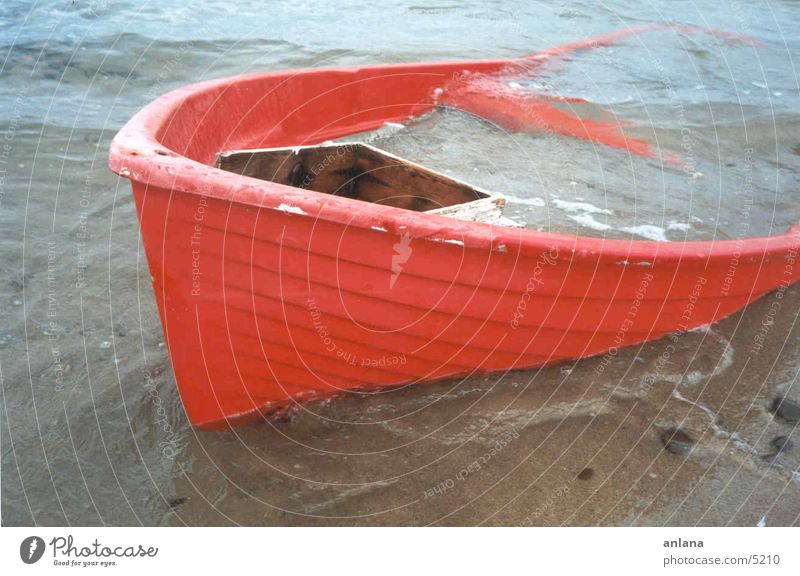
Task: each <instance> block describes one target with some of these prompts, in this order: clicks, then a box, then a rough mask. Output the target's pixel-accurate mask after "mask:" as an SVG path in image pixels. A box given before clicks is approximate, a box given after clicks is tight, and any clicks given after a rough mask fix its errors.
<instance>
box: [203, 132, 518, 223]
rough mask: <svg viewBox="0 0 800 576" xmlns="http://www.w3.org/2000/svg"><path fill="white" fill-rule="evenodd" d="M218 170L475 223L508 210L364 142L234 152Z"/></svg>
mask: <svg viewBox="0 0 800 576" xmlns="http://www.w3.org/2000/svg"><path fill="white" fill-rule="evenodd" d="M216 166H217V168H220V169H222V170H226V171H228V172H234V173H236V174H241V175H244V176H250V177H252V178H258V179H260V180H268V181H271V182H276V183H278V184H285V185H287V186H292V187H294V188H302V189H305V190H311V191H314V192H319V193H323V194H332V195H335V196H343V197H345V198H351V199H354V200H361V201H364V202H373V203H376V204H382V205H385V206H392V207H395V208H402V209H405V210H413V211H416V212H437V213H440V214H442V215H445V216H452V217H457V218H458V217H461V218H463V219H469V220H476V221H497V220H498V219H500V218H501V213H502V209H503V206H504V205H505V200H504V198H503V197H502V196H499V195H495V194H491V193H489V192H487V191H485V190H481V189H479V188H477V187H474V186H471V185H469V184H467V183H465V182H461V181H459V180H456V179H454V178H451V177H449V176H446V175H444V174H441V173H439V172H436V171H435V170H431V169H429V168H426V167H424V166H421V165H419V164H416V163H414V162H410V161H408V160H405V159H403V158H399V157H397V156H394V155H393V154H389V153H388V152H385V151H383V150H380V149H378V148H375V147H374V146H370V145H368V144H364V143H361V142H353V143H340V144H336V143H327V144H320V145H316V146H296V147H286V148H264V149H257V150H231V151H226V152H221V153H219V154H217V158H216ZM498 223H500V222H498Z"/></svg>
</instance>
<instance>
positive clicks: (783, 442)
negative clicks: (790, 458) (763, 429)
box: [772, 436, 794, 454]
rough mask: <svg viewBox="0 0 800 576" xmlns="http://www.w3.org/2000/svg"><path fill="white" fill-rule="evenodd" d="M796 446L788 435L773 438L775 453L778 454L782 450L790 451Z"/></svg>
mask: <svg viewBox="0 0 800 576" xmlns="http://www.w3.org/2000/svg"><path fill="white" fill-rule="evenodd" d="M793 446H794V442H792V441H791V440H790V439H789V438H787V437H786V436H778V437H777V438H775V439H773V440H772V447H773V448H775V453H776V454H778V453H780V452H788V451H789V450H791V449H792V447H793Z"/></svg>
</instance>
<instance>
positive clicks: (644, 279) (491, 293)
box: [110, 35, 800, 427]
mask: <svg viewBox="0 0 800 576" xmlns="http://www.w3.org/2000/svg"><path fill="white" fill-rule="evenodd" d="M620 37H621V35H609V36H607V37H603V38H601V39H600V40H599V41H598V39H594V40H592V41H586V42H583V43H575V44H571V45H569V46H566V47H562V48H560V49H551V50H548V51H545V52H542V53H540V54H539V55H534V57H529V58H524V59H518V60H510V61H507V60H506V61H481V62H444V63H440V62H437V63H424V64H404V65H391V66H372V67H350V68H347V67H345V68H328V69H308V70H291V71H282V72H274V73H267V74H257V75H248V76H239V77H234V78H227V79H222V80H214V81H210V82H204V83H200V84H196V85H193V86H189V87H186V88H182V89H179V90H176V91H174V92H172V93H170V94H167V95H165V96H163V97H161V98H159V99H158V100H156V101H154V102H153V103H151V104H150V105H148V106H147V107H146V108H144V109H143V110H142V111H141V112H139V113H138V114H137V115H136V116H135V117H134V118H133V119H132V120H131V121H130V122H129V123H128V124H127V125H126V126H125V127H124V128H123V129H122V130H121V131H120V132H119V134H118V135H117V136H116V138H115V139H114V142H113V144H112V148H111V155H110V166H111V168H112V170H114V171H115V172H116V173H118V174H120V175H122V176H124V177H126V178H129V179H130V180H131V183H132V186H133V193H134V197H135V200H136V207H137V211H138V215H139V219H140V223H141V230H142V238H143V241H144V247H145V250H146V253H147V259H148V263H149V267H150V271H151V274H152V280H153V287H154V291H155V295H156V299H157V302H158V307H159V311H160V315H161V321H162V324H163V328H164V332H165V335H166V340H167V344H168V347H169V351H170V356H171V359H172V363H173V367H174V371H175V376H176V379H177V383H178V386H179V388H180V392H181V397H182V399H183V403H184V405H185V409H186V412H187V414H188V415H189V418H190V419H191V421H192V423H193V424H195V425H198V426H204V427H219V426H224V425H228V424H230V423H233V422H239V421H243V420H247V419H252V418H259V417H263V415H266V414H268V413H272V412H275V411H281V410H286V409H289V408H291V407H292V406H294V405H295V404H296V403H298V402H300V401H303V400H307V399H309V398H315V397H320V396H322V395H329V394H335V393H338V392H342V391H347V390H354V389H359V390H360V389H365V388H371V387H383V386H394V385H401V384H406V383H416V382H428V381H433V380H437V379H441V378H445V377H454V376H465V375H469V374H472V373H476V372H484V371H504V370H510V369H520V368H530V367H536V366H545V365H550V364H556V363H560V362H565V361H568V360H572V359H576V358H583V357H587V356H593V355H599V354H603V353H609V354H613V353H615V351H616V350H617V349H618V348H619V347H621V346H630V345H633V344H637V343H641V342H644V341H647V340H653V339H656V338H661V337H663V336H665V335H668V334H670V333H673V332H676V331H685V330H690V329H693V328H696V327H700V326H703V325H706V324H709V323H712V322H716V321H718V320H720V319H721V318H724V317H725V316H727V315H729V314H731V313H733V312H735V311H736V310H739V309H741V308H742V307H744V306H746V305H747V304H748V303H750V302H752V301H753V300H756V299H757V298H760V297H761V296H763V295H764V294H766V293H768V292H770V291H772V290H775V289H778V288H785V287H786V286H788V285H789V284H791V283H793V282H795V281H797V280H798V278H799V277H800V266H797V265H796V264H797V262H796V259H797V250H798V247H800V226H795V227H793V228H791V229H790V230H789V231H788V232H786V233H785V234H782V235H778V236H772V237H764V238H751V239H746V240H744V241H716V242H674V243H672V242H666V243H664V242H650V241H628V240H608V239H599V238H586V237H576V236H569V235H558V234H549V233H542V232H537V231H533V230H527V229H521V228H517V227H511V226H507V225H506V224H509V222H507V221H503V220H502V218H501V217H494V216H492V217H491V218H477V219H475V218H473V220H477V221H470V220H462V219H459V218H460V216H459V214H458V211H459V210H458V209H455V208H453V207H454V206H455V207H456V208H458V206H460V205H462V204H463V206H465V207H467V209H468V211H469V210H472V209H471V208H469V207H470V206H472V207H477V208H476V209H477V211H478V212H480V211H481V210H483V208H486V207H487V206H489V204H492V205H494V206H501V205H502V201H501V200H500V199H497V198H494V197H493V196H492V195H491V194H489V193H486V192H485V191H481V190H479V189H476V188H472V187H469V186H468V185H466V184H464V183H461V182H457V181H455V180H452V179H448V178H446V177H444V176H442V175H439V174H436V173H434V172H432V171H429V170H426V169H424V168H423V167H421V166H416V165H413V164H411V163H407V162H404V161H402V160H400V159H396V158H393V157H391V156H390V155H385V154H382V153H380V151H375V150H374V149H370V148H369V147H360V148H357V149H356V150H355V151H352V150H349V151H347V150H346V151H345V152H342V153H341V154H340V153H339V152H336V151H332V150H339V148H338V147H336V148H335V149H331V148H330V146H329V147H328V148H327V152H325V150H326V148H325V147H322V148H317V147H315V146H314V145H317V144H320V143H323V142H325V141H328V140H331V139H336V138H340V137H344V136H347V135H352V134H355V133H358V132H362V131H367V130H371V129H375V128H378V127H381V126H383V125H384V124H385V123H386V122H404V121H406V120H407V119H408V118H409V117H411V116H417V115H419V114H422V113H424V112H427V111H429V110H431V109H432V108H433V107H435V106H439V105H443V104H445V105H454V106H459V107H462V108H463V109H465V110H468V111H471V112H473V113H475V114H479V115H481V116H483V117H489V118H491V119H493V120H494V121H499V122H501V123H505V124H507V125H509V126H513V127H514V128H515V129H525V128H526V115H528V116H529V115H530V112H531V106H532V105H535V106H536V107H537V108H536V110H537V111H538V112H545V113H543V114H542V113H538V112H537V114H536V115H535V116H536V123H537V125H538V126H539V128H541V125H542V123H544V124H547V125H549V126H550V127H553V126H555V127H556V128H557V129H556V131H557V132H558V133H560V134H564V135H569V136H574V137H579V138H587V139H590V140H593V141H597V142H601V143H604V144H608V145H611V146H617V147H620V148H624V149H626V150H628V151H630V152H632V153H636V154H644V155H654V152H653V151H652V150H651V149H650V148H649V146H648V145H647V143H643V142H639V141H634V140H631V139H627V138H625V136H624V134H621V133H619V132H618V131H617V129H616V128H613V127H609V126H607V125H602V123H595V124H591V123H589V124H587V123H577V124H576V123H575V122H574V121H573V119H570V118H566V117H564V116H563V114H564V113H563V112H559V111H558V109H557V108H555V107H550V106H549V103H548V101H547V99H545V98H535V99H534V98H530V97H528V96H524V95H513V94H512V95H508V96H507V97H505V96H502V95H501V96H502V97H500V98H497V96H496V95H495V97H493V98H491V99H490V98H488V97H487V96H486V93H485V92H481V88H480V86H482V85H485V84H486V83H488V84H492V82H493V81H494V80H493V79H496V78H498V77H499V76H498V75H500V74H505V73H507V71H508V70H514V69H519V68H520V67H527V68H528V69H531V68H532V69H535V67H536V66H538V65H541V63H542V62H545V61H546V60H547V59H549V58H552V57H557V56H559V55H562V54H564V53H568V52H571V51H575V50H581V49H588V48H593V47H596V46H597V45H600V44H603V43H609V42H613V41H616V40H617V39H619V38H620ZM465 79H467V80H468V81H466V80H465ZM559 115H561V116H559ZM528 126H529V125H528ZM291 147H299V148H296V149H293V148H291ZM265 149H266V150H265ZM331 156H332V157H333V158H332V159H330V160H329V161H327V163H326V159H328V158H329V157H331ZM323 180H324V182H323ZM398 190H399V191H400V193H398ZM437 190H438V191H440V192H441V193H440V192H437ZM448 207H449V210H450V212H449V213H448ZM481 207H483V208H481ZM473 211H474V210H473ZM488 212H492V209H491V207H490V209H489V210H488ZM495 216H496V215H495Z"/></svg>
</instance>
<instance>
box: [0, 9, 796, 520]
mask: <svg viewBox="0 0 800 576" xmlns="http://www.w3.org/2000/svg"><path fill="white" fill-rule="evenodd" d="M349 4H350V6H349V7H342V6H341V5H337V6H335V7H334V6H333V5H323V4H320V3H313V4H309V3H304V2H297V1H294V2H280V3H276V4H275V6H274V7H271V8H270V9H269V10H267V9H265V8H264V7H263V5H262V4H261V3H256V2H243V3H237V7H236V8H233V7H232V6H229V5H225V6H221V5H219V4H218V3H214V2H207V1H200V2H192V3H181V2H176V1H167V0H162V1H160V2H149V1H143V2H138V3H133V2H130V1H129V0H124V1H120V2H107V1H100V0H98V1H95V2H63V3H54V4H53V3H41V4H40V3H34V4H33V6H32V7H31V5H30V3H29V2H17V1H13V0H12V1H9V2H4V3H3V4H2V6H0V41H1V42H2V44H3V64H2V76H0V77H2V82H0V98H2V102H3V105H2V106H0V126H2V129H3V131H4V138H3V141H2V143H0V169H1V170H2V172H1V174H2V176H3V178H2V180H0V230H2V233H1V234H0V287H2V288H0V303H1V306H0V380H2V390H3V410H2V433H0V434H2V466H3V475H2V492H3V499H2V522H3V524H5V525H20V524H22V525H25V524H34V523H35V524H58V525H61V524H72V525H82V524H145V525H154V524H207V523H223V524H229V523H231V524H315V523H327V524H331V523H333V524H397V523H400V524H429V523H443V524H477V523H488V524H697V523H699V524H743V525H755V524H756V523H757V522H758V521H759V520H760V519H761V518H762V517H764V518H766V520H765V521H766V523H767V525H773V524H783V525H786V524H797V523H798V521H799V520H798V518H799V517H800V483H799V482H798V473H797V470H798V465H800V456H799V455H798V454H799V453H800V448H794V449H791V450H788V451H786V452H783V453H781V454H779V455H778V456H776V457H774V458H773V457H771V456H770V457H766V456H768V455H770V454H771V453H772V452H773V451H774V450H773V448H772V446H771V443H772V441H773V439H774V438H775V437H778V436H790V437H793V438H794V440H795V444H797V443H798V440H800V438H798V433H797V431H796V430H795V429H794V426H793V425H792V424H790V423H787V422H785V421H782V420H780V419H776V418H774V417H773V416H772V415H771V414H770V413H769V412H768V410H767V406H768V405H769V403H770V402H771V400H772V399H773V398H774V397H776V396H778V395H783V394H786V395H787V396H789V397H792V398H794V399H796V400H797V399H800V393H799V392H798V390H797V386H796V384H795V382H796V379H797V374H798V369H800V339H798V328H797V327H796V325H795V324H796V319H797V313H798V310H800V290H798V289H797V288H790V289H789V290H787V291H786V293H785V294H783V297H782V299H781V300H780V313H778V314H777V315H776V314H775V313H774V312H773V311H774V309H775V305H776V304H775V303H776V302H777V299H776V297H775V296H774V295H771V296H768V297H766V298H765V299H764V300H762V301H760V302H757V303H755V304H754V305H752V306H751V307H749V308H748V309H747V310H745V311H744V312H742V313H740V314H737V315H735V316H734V317H731V318H729V319H727V320H725V321H724V322H722V323H720V324H719V325H717V326H714V327H712V328H711V329H709V330H706V331H700V332H695V333H689V334H686V335H684V336H683V337H681V339H680V341H679V342H678V344H677V345H676V346H675V350H672V349H670V348H668V345H667V343H666V342H664V341H660V342H654V343H650V344H647V345H644V346H641V347H639V348H634V349H627V350H624V351H623V352H621V353H620V354H619V355H618V356H616V357H614V358H613V359H611V361H610V362H609V363H606V364H604V362H605V360H604V359H603V358H595V359H589V360H585V361H581V362H579V363H576V364H575V365H571V366H562V367H556V368H550V369H543V370H535V371H524V372H515V373H510V374H506V375H499V376H486V377H476V378H470V379H467V380H463V381H451V382H444V383H439V384H434V385H429V386H422V387H418V388H413V387H412V388H411V389H407V388H406V389H403V390H399V391H394V392H391V393H387V394H381V395H378V396H365V397H362V396H358V395H353V396H351V397H348V398H345V399H340V400H337V401H332V402H327V403H322V404H313V405H310V406H309V407H308V409H307V410H305V411H303V412H301V413H299V414H298V415H296V416H295V417H294V418H293V419H291V420H290V421H288V422H285V423H281V424H275V425H266V424H265V425H262V426H251V427H245V428H241V429H237V430H235V431H230V432H224V433H220V432H215V433H209V432H200V431H197V430H194V429H192V428H191V427H190V426H189V425H188V423H187V420H186V417H185V415H184V414H183V410H182V407H181V404H180V398H179V397H178V395H177V392H176V389H175V383H174V377H173V375H172V372H171V368H170V364H169V359H168V356H167V353H166V349H165V347H164V344H163V335H162V333H161V327H160V323H159V320H158V314H157V310H156V307H155V302H154V300H153V294H152V290H151V288H150V280H149V274H148V271H147V265H146V262H145V260H144V254H143V251H142V248H141V243H140V240H139V237H138V227H137V222H136V215H135V209H134V206H133V201H132V198H131V195H130V191H129V186H128V182H127V181H126V180H122V179H118V178H117V177H116V176H115V175H114V174H112V173H111V172H109V171H108V169H107V168H106V158H107V151H108V143H109V141H110V139H111V138H112V137H113V135H114V133H115V132H116V130H118V129H119V127H120V126H121V125H122V124H123V123H124V122H125V121H126V120H127V119H128V118H129V117H130V116H131V115H132V114H133V113H134V112H135V111H136V110H138V109H139V108H140V107H141V106H142V105H144V104H145V103H146V102H148V101H150V100H151V99H153V98H154V97H156V96H157V95H159V94H161V93H164V92H166V91H168V90H170V89H172V88H174V87H177V86H181V85H184V84H187V83H190V82H194V81H197V80H202V79H207V78H213V77H219V76H224V75H229V74H236V73H243V72H252V71H260V70H269V69H282V68H292V67H301V66H324V65H334V64H335V65H340V64H365V63H379V62H403V61H421V60H435V59H455V58H475V59H483V58H505V57H512V56H519V55H523V54H528V53H531V52H534V51H536V50H539V49H543V48H547V47H550V46H553V45H557V44H561V43H565V42H570V41H573V40H576V39H580V38H583V37H587V36H591V35H595V34H599V33H604V32H608V31H612V30H615V29H619V28H622V27H625V26H627V25H632V24H637V23H642V22H653V21H665V20H667V19H670V20H679V21H681V22H685V23H692V24H697V25H701V26H708V27H712V28H718V29H726V30H731V31H733V32H737V33H744V34H749V35H752V36H755V37H757V38H758V39H759V40H760V41H761V42H762V43H763V46H761V47H759V48H757V49H754V48H753V47H752V46H750V45H744V44H730V43H726V42H722V41H720V40H719V39H717V38H714V37H711V36H703V35H686V34H678V33H676V32H673V31H662V32H656V33H652V34H648V35H644V36H641V37H638V38H631V39H628V40H626V41H624V42H623V43H622V44H621V45H620V46H615V47H613V48H607V49H602V50H598V51H596V52H593V53H590V54H583V55H579V56H576V57H574V58H572V59H570V60H569V61H566V62H564V63H563V64H562V65H561V66H559V67H558V68H556V69H553V70H550V71H548V72H547V73H546V74H543V75H541V76H537V77H536V78H526V79H515V81H516V82H517V83H518V85H519V86H520V89H523V90H530V91H537V92H545V93H552V94H557V95H564V96H573V97H580V98H584V99H585V100H587V101H588V103H587V104H583V105H580V106H576V111H577V112H579V113H580V114H582V115H585V116H588V117H602V118H614V117H618V118H620V119H621V120H623V121H624V122H626V126H627V127H626V130H627V131H628V133H630V134H632V135H635V136H636V137H638V138H643V139H646V140H648V141H650V142H652V143H657V144H658V146H659V147H660V149H661V150H665V151H671V152H674V153H675V154H677V155H678V156H679V157H680V158H681V160H682V162H681V164H679V165H663V164H662V163H661V162H660V161H658V160H655V159H648V158H640V157H635V156H630V155H628V154H626V153H624V152H622V151H620V150H616V149H611V148H606V147H602V146H596V145H593V144H591V143H588V142H585V141H580V140H576V139H570V138H563V137H558V136H553V135H548V134H509V133H506V132H504V131H502V130H500V129H499V128H497V127H496V126H493V125H491V124H489V123H487V122H483V121H481V120H478V119H476V118H474V117H472V116H470V115H468V114H465V113H463V112H459V111H456V110H450V109H441V110H435V111H433V112H431V113H429V114H427V115H425V116H423V117H420V118H417V119H414V120H412V121H410V122H408V123H407V124H406V125H404V126H403V127H402V128H397V127H386V128H384V129H382V130H380V131H378V132H375V133H370V134H365V135H361V136H359V137H358V139H366V140H369V141H370V142H372V143H374V144H375V145H378V146H380V147H383V148H385V149H387V150H389V151H391V152H394V153H397V154H400V155H402V156H404V157H406V158H408V159H410V160H414V161H418V162H423V163H425V164H426V165H429V166H431V167H433V168H436V169H439V170H442V171H445V172H447V173H450V174H452V175H454V176H458V177H460V178H462V179H464V180H467V181H469V182H471V183H473V184H477V185H480V186H482V187H484V188H487V189H490V190H495V191H499V192H502V193H503V194H505V195H506V196H507V198H508V199H509V205H508V212H509V215H511V216H512V217H514V218H516V219H517V220H520V221H523V222H525V223H526V224H527V225H528V226H529V227H532V228H536V229H541V230H553V231H560V232H572V233H580V234H589V235H595V236H606V237H621V238H640V239H641V238H648V239H653V240H665V239H668V240H682V239H684V238H689V239H695V238H696V239H701V238H703V239H711V238H737V237H742V236H754V235H761V234H774V233H776V232H781V231H783V230H784V229H785V228H786V227H787V226H788V225H790V224H792V223H796V222H798V221H800V202H798V200H800V187H798V184H799V183H800V177H799V175H800V143H799V142H798V139H797V134H798V132H799V129H800V85H799V84H798V75H797V71H796V66H797V64H796V63H797V61H798V58H797V56H798V55H800V35H798V32H800V7H798V5H797V4H796V3H794V2H789V1H784V2H769V3H767V2H763V3H761V2H754V3H734V4H733V5H732V6H731V8H730V9H728V10H725V11H721V10H719V9H718V3H714V2H705V1H698V2H692V3H686V4H682V5H678V6H676V7H674V8H671V9H670V11H669V13H668V14H665V13H662V12H660V11H659V9H658V8H657V7H654V6H651V5H650V4H649V3H631V2H624V3H623V2H615V3H604V5H603V6H602V7H600V8H598V7H597V6H596V5H595V4H594V3H588V2H578V3H571V4H570V5H569V7H567V6H566V5H564V4H562V3H559V2H539V3H535V4H531V3H492V2H464V3H459V4H458V5H455V4H454V5H449V4H448V5H444V4H443V5H441V6H439V5H427V4H419V3H414V2H407V3H400V4H398V5H397V6H396V7H393V8H383V7H381V8H377V7H376V6H375V5H374V3H368V2H350V3H349ZM628 123H629V124H628ZM773 317H774V318H775V320H774V322H772V320H771V319H772V318H773ZM765 327H766V329H765ZM760 333H766V344H765V345H764V346H763V347H758V346H756V344H755V342H756V341H755V337H756V336H757V335H758V334H760ZM665 355H666V358H665ZM606 360H607V359H606ZM601 367H602V369H601ZM674 426H680V427H681V428H682V429H685V430H686V431H688V433H689V434H690V435H691V436H692V437H693V438H694V439H695V440H696V441H697V443H696V445H695V448H694V449H693V450H692V452H691V453H690V454H689V455H688V456H680V455H676V454H671V453H669V452H667V451H665V450H664V449H663V443H662V440H661V435H662V433H663V430H666V429H668V428H670V427H674ZM587 469H590V470H591V471H587Z"/></svg>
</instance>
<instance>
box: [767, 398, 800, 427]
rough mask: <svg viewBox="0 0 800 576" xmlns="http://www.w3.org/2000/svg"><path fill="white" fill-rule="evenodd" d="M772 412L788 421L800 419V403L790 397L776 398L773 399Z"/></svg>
mask: <svg viewBox="0 0 800 576" xmlns="http://www.w3.org/2000/svg"><path fill="white" fill-rule="evenodd" d="M771 410H772V412H773V413H774V414H775V416H778V417H779V418H783V419H784V420H786V421H787V422H798V421H800V404H798V403H797V402H795V401H794V400H789V399H788V398H775V399H774V400H773V401H772V407H771Z"/></svg>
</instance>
